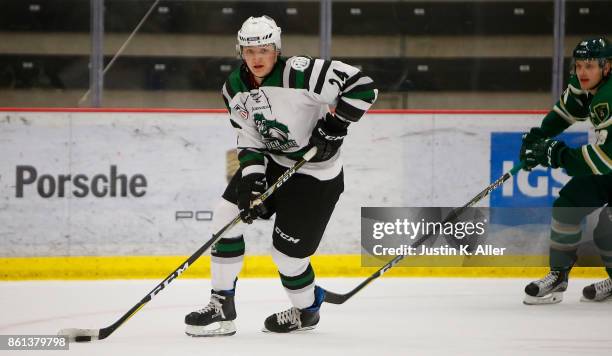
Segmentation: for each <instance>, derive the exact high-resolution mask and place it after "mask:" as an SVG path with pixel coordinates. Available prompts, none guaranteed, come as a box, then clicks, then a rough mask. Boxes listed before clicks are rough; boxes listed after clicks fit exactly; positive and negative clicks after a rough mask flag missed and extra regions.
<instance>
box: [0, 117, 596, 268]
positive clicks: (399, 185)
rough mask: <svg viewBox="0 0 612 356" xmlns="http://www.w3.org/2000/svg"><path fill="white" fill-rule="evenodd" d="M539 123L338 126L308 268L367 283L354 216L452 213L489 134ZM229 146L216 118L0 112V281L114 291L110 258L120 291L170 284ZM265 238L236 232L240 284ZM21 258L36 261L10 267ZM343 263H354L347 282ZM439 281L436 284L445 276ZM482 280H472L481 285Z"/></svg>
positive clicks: (197, 240) (227, 162)
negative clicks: (333, 183)
mask: <svg viewBox="0 0 612 356" xmlns="http://www.w3.org/2000/svg"><path fill="white" fill-rule="evenodd" d="M541 117H542V113H504V112H443V113H441V112H437V113H436V112H396V113H368V114H367V115H366V117H364V118H363V119H362V121H361V122H359V123H358V124H356V125H353V126H351V128H350V134H349V136H348V138H347V139H346V141H345V145H344V146H343V156H344V171H345V192H344V194H343V195H342V197H341V199H340V202H339V203H338V204H337V207H336V210H335V212H334V215H333V216H332V219H331V221H330V223H329V225H328V228H327V231H326V234H325V237H324V239H323V241H322V243H321V246H320V249H319V251H318V254H320V255H322V256H320V257H321V258H327V259H328V260H327V261H326V262H325V263H322V264H321V265H327V266H330V267H329V268H328V269H326V270H325V272H319V273H324V274H325V275H329V276H333V275H368V274H369V273H371V272H370V271H372V269H364V268H361V267H360V264H359V263H358V261H359V259H358V258H359V253H360V251H361V246H360V227H359V219H360V209H361V207H363V206H381V207H382V206H387V207H400V206H460V205H463V204H465V203H466V201H467V200H469V199H470V198H471V197H472V196H473V195H474V194H476V193H477V192H479V191H481V190H482V189H483V188H484V187H486V186H487V185H488V184H489V183H490V182H491V181H492V180H493V179H496V178H497V177H492V176H491V161H492V159H493V158H492V153H491V152H492V148H491V137H492V134H493V133H520V132H524V131H525V130H526V129H527V128H529V127H531V126H534V125H537V124H538V123H539V121H540V120H541ZM572 129H573V130H575V131H576V130H578V131H580V130H582V131H586V127H585V126H583V127H577V128H572ZM234 144H235V134H234V132H233V130H232V128H231V126H230V124H229V122H228V120H227V117H226V115H225V114H223V113H222V112H218V111H213V112H197V111H184V112H172V111H168V112H137V111H136V112H127V111H126V112H122V111H120V110H113V111H112V112H110V111H107V112H105V111H104V110H102V111H84V112H79V111H61V110H57V111H53V112H45V111H32V112H25V111H19V112H17V111H8V110H7V111H5V112H0V149H1V150H2V152H3V160H2V161H0V237H1V239H0V264H2V265H3V266H8V267H11V266H13V267H14V268H12V269H11V268H8V267H7V268H3V269H2V271H8V270H13V272H11V273H12V274H10V275H7V273H5V275H4V276H3V277H2V278H4V279H7V278H8V279H19V278H26V279H28V278H32V277H31V276H32V275H37V276H38V278H42V279H44V278H80V277H78V276H77V275H78V273H79V272H78V271H79V270H83V269H84V268H86V267H87V266H91V265H96V266H98V267H97V268H98V270H100V271H106V272H100V273H98V274H96V273H94V274H89V276H90V277H91V278H114V277H113V276H117V274H116V273H117V272H116V271H115V272H113V269H116V266H117V260H113V259H114V258H119V259H121V258H124V257H129V258H133V259H134V260H132V262H130V263H131V266H132V267H133V268H132V267H129V266H128V267H126V270H127V271H128V272H125V271H123V272H119V275H121V276H122V277H121V278H126V276H127V278H129V275H130V273H132V274H133V275H134V276H135V278H141V277H143V275H142V273H145V274H146V273H147V272H143V270H144V271H147V270H150V269H151V266H152V265H156V266H160V269H162V270H164V271H166V272H167V271H168V270H172V269H173V268H175V267H176V265H178V263H180V262H181V257H168V260H164V258H166V257H164V256H184V255H189V254H191V253H192V252H193V251H195V250H196V249H197V248H198V247H199V246H201V245H202V244H203V243H204V242H205V241H206V240H207V239H208V238H209V237H210V235H211V234H212V233H213V231H212V226H211V225H212V223H211V218H212V211H213V208H214V206H215V204H216V201H217V199H218V197H219V196H220V194H221V193H222V192H223V189H224V188H225V185H226V184H227V174H228V171H230V170H231V167H232V165H233V164H235V162H232V160H231V159H230V158H228V157H229V156H228V155H231V152H232V151H234V150H235V147H234ZM458 152H460V154H458ZM509 184H513V183H512V181H511V182H509ZM487 204H488V201H485V202H483V205H485V206H486V205H487ZM271 228H272V225H271V223H270V222H258V223H256V224H253V225H250V226H249V227H248V239H247V255H249V256H252V257H251V258H252V259H253V260H252V262H251V265H252V266H253V267H252V269H251V270H250V271H249V272H246V275H247V276H250V275H252V276H267V275H276V272H275V271H273V270H272V269H271V264H269V263H268V262H269V261H268V258H267V257H264V256H265V255H267V254H268V253H269V248H270V245H271V242H270V239H269V235H270V232H271ZM99 256H107V257H104V258H102V259H100V257H99ZM32 257H38V259H32V260H30V261H31V262H33V263H27V262H24V261H28V259H27V258H32ZM45 257H56V258H59V260H54V259H45ZM24 258H25V259H24ZM105 258H108V260H105ZM345 258H346V259H348V260H349V261H357V262H350V263H349V264H348V266H349V267H348V269H347V268H346V266H347V263H346V261H347V260H345ZM160 260H163V261H164V262H160ZM103 261H107V262H103ZM138 261H140V262H138ZM202 261H204V262H203V266H205V265H206V264H207V263H208V262H207V261H208V260H207V259H205V258H203V259H202ZM202 261H200V263H202ZM334 261H336V262H334ZM34 262H35V263H34ZM53 265H56V266H57V265H61V266H64V267H63V269H58V268H49V267H50V266H53ZM119 265H121V264H119ZM36 266H39V267H40V268H38V272H35V270H36V269H37V267H36ZM45 266H46V267H45ZM139 266H140V267H139ZM161 266H163V267H161ZM194 268H195V266H194ZM203 269H206V268H203ZM247 269H248V267H247ZM320 269H321V270H323V269H324V268H323V267H320ZM374 270H375V269H374ZM395 270H397V271H398V272H395ZM395 270H393V271H392V272H393V273H397V275H435V274H436V272H432V271H431V270H432V269H429V270H428V269H426V268H425V269H423V270H421V272H418V270H414V271H409V269H404V268H397V269H395ZM41 271H42V272H41ZM44 271H47V272H44ZM130 271H131V272H130ZM448 271H450V272H448ZM448 271H447V272H440V273H447V274H452V273H455V272H454V271H453V269H448ZM460 271H463V272H458V274H459V275H463V274H467V275H470V274H478V273H479V272H470V271H468V270H467V269H460ZM495 271H496V270H495V269H491V272H489V274H486V272H484V270H480V272H481V273H483V274H484V275H489V276H490V275H492V274H493V275H495V273H496V272H495ZM158 273H161V272H151V274H150V275H146V276H145V278H146V277H152V278H153V277H157V274H158ZM198 273H200V275H203V276H206V273H207V272H205V271H201V272H198ZM202 273H203V274H202ZM521 273H522V272H517V270H516V269H511V270H507V271H506V272H505V274H506V275H513V274H516V275H521ZM195 274H197V273H196V272H194V276H196V275H195ZM502 274H503V273H502ZM27 276H30V277H27ZM96 276H97V277H96ZM136 276H138V277H136Z"/></svg>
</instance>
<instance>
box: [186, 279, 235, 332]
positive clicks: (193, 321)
mask: <svg viewBox="0 0 612 356" xmlns="http://www.w3.org/2000/svg"><path fill="white" fill-rule="evenodd" d="M234 319H236V308H235V306H234V291H233V290H232V291H221V292H216V291H214V290H213V291H211V294H210V302H209V303H208V305H207V306H205V307H204V308H202V309H200V310H196V311H194V312H191V313H189V314H187V315H186V316H185V324H187V326H186V327H185V334H187V335H189V336H230V335H234V334H235V333H236V326H235V325H234V322H233V320H234Z"/></svg>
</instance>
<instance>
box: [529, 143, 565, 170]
mask: <svg viewBox="0 0 612 356" xmlns="http://www.w3.org/2000/svg"><path fill="white" fill-rule="evenodd" d="M566 148H567V145H565V143H564V142H563V141H557V140H552V139H540V140H538V141H536V142H535V143H533V144H532V145H531V151H532V154H531V156H532V157H533V159H535V161H536V162H537V163H538V164H541V165H543V166H544V167H551V168H559V167H561V155H562V154H563V151H564V150H565V149H566Z"/></svg>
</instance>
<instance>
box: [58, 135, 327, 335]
mask: <svg viewBox="0 0 612 356" xmlns="http://www.w3.org/2000/svg"><path fill="white" fill-rule="evenodd" d="M316 152H317V149H316V147H313V148H311V149H310V150H308V151H307V152H306V153H305V154H304V156H303V157H302V159H301V160H299V161H298V162H296V163H295V164H294V165H293V167H291V168H289V169H288V170H287V171H286V172H285V173H283V175H281V176H280V177H279V178H278V179H277V180H276V182H274V184H273V185H272V186H270V187H269V188H268V189H267V190H266V191H265V192H264V193H263V194H261V195H260V196H259V197H258V198H257V199H256V200H255V201H254V202H253V205H257V204H260V203H262V202H263V201H264V200H266V199H267V198H268V197H269V196H270V195H272V193H274V192H275V191H276V190H277V189H278V188H280V186H281V185H283V184H284V183H285V182H286V181H287V180H288V179H289V178H291V176H293V175H294V174H295V172H297V170H298V169H300V168H301V167H302V166H303V165H304V164H305V163H306V162H308V161H309V160H310V159H312V157H313V156H314V155H315V153H316ZM239 222H240V215H237V216H236V217H235V218H234V219H233V220H232V221H230V222H229V223H227V224H226V225H225V226H224V227H223V228H221V230H219V231H218V232H217V233H216V234H213V236H212V238H211V239H210V240H208V241H207V242H206V243H205V244H204V245H202V247H200V248H199V249H198V250H197V251H196V252H195V253H194V254H193V255H191V257H189V258H188V259H187V260H186V261H185V262H183V263H181V265H180V266H178V268H177V269H175V270H174V271H173V272H172V273H170V274H169V275H168V277H166V279H164V280H163V281H162V282H161V283H160V284H158V285H157V286H156V287H155V288H153V290H152V291H150V292H149V293H148V294H147V295H145V297H144V298H142V300H141V301H140V302H138V303H137V304H136V305H134V306H133V307H132V309H130V310H129V311H128V312H127V313H125V314H124V315H123V316H122V317H121V318H119V320H117V321H115V322H114V323H113V324H112V325H110V326H107V327H105V328H102V329H76V328H70V329H62V330H60V331H59V333H58V335H63V336H67V337H68V340H70V341H76V342H87V341H92V340H102V339H106V338H107V337H108V336H109V335H110V334H112V333H113V332H114V331H115V330H117V328H119V327H120V326H121V325H122V324H123V323H125V322H126V321H127V320H128V319H129V318H131V317H132V316H134V314H136V313H137V312H138V311H139V310H140V309H142V307H144V306H145V305H146V304H147V303H148V302H149V301H151V299H153V297H155V296H156V295H157V294H158V293H159V292H161V291H162V290H163V289H164V288H166V287H167V286H168V284H170V283H171V282H172V281H173V280H175V279H176V278H178V277H179V276H180V275H181V274H182V273H183V272H185V271H186V270H187V268H189V267H190V266H191V265H192V264H193V263H194V262H195V261H196V260H197V259H198V258H199V257H200V256H201V255H202V254H203V253H204V252H206V250H208V248H209V247H210V246H212V245H213V244H214V243H215V242H216V241H217V240H219V239H220V238H221V236H223V234H224V233H225V232H226V231H228V230H229V229H230V228H232V227H233V226H234V225H236V224H238V223H239Z"/></svg>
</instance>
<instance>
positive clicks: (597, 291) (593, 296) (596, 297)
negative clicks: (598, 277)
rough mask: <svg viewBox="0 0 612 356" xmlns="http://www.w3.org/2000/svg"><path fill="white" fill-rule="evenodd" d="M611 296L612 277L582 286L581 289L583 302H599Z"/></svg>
mask: <svg viewBox="0 0 612 356" xmlns="http://www.w3.org/2000/svg"><path fill="white" fill-rule="evenodd" d="M610 296H612V279H610V278H608V279H604V280H603V281H599V282H597V283H593V284H591V285H589V286H586V287H584V289H583V290H582V298H581V301H583V302H601V301H604V300H605V299H608V297H610Z"/></svg>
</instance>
